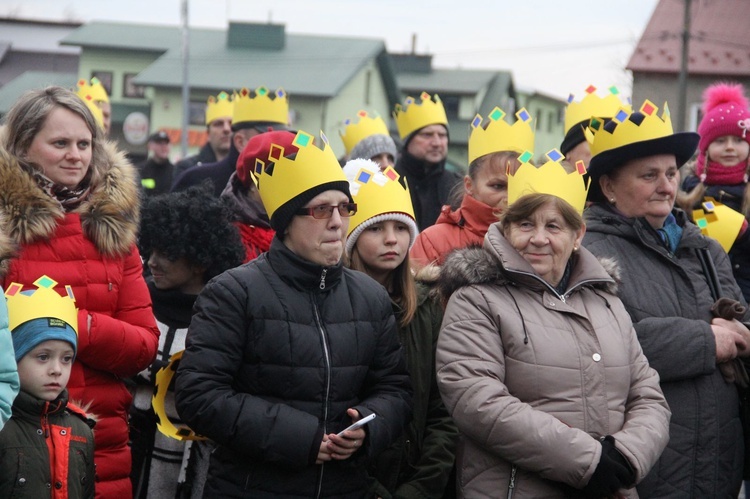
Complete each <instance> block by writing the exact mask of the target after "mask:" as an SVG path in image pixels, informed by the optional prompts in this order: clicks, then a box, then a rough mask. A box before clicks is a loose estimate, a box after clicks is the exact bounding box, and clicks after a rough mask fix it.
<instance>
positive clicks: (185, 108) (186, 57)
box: [180, 0, 190, 158]
mask: <svg viewBox="0 0 750 499" xmlns="http://www.w3.org/2000/svg"><path fill="white" fill-rule="evenodd" d="M180 10H181V18H182V51H181V55H182V57H181V58H182V133H181V134H180V138H181V140H180V149H181V154H182V157H183V158H184V157H186V156H187V153H188V131H189V126H190V82H189V81H188V63H189V62H190V53H189V48H190V29H189V25H188V0H182V5H181V9H180Z"/></svg>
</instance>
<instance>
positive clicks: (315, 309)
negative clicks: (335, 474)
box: [312, 269, 331, 498]
mask: <svg viewBox="0 0 750 499" xmlns="http://www.w3.org/2000/svg"><path fill="white" fill-rule="evenodd" d="M326 272H327V271H326V270H325V269H323V275H322V276H321V279H320V286H321V288H320V289H324V288H325V275H326ZM312 303H313V312H314V313H315V322H316V323H317V325H318V331H319V332H320V338H321V340H322V344H323V360H324V361H325V366H326V390H325V398H324V399H323V434H324V435H325V434H326V433H327V430H328V429H327V427H326V422H327V421H328V398H329V397H330V392H331V356H330V353H329V351H328V341H327V339H326V332H325V330H324V329H323V322H322V321H321V319H320V310H318V304H317V303H316V302H315V295H312ZM324 471H325V463H323V464H321V465H320V474H319V475H318V490H317V491H316V494H315V497H316V498H319V497H320V494H321V492H322V489H323V472H324Z"/></svg>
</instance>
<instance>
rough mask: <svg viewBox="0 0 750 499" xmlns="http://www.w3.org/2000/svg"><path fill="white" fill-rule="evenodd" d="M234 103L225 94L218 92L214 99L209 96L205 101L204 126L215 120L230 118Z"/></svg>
mask: <svg viewBox="0 0 750 499" xmlns="http://www.w3.org/2000/svg"><path fill="white" fill-rule="evenodd" d="M233 112H234V102H233V101H232V99H231V98H230V96H229V94H228V93H226V92H219V93H218V94H217V95H216V96H215V97H214V96H213V95H210V96H209V97H208V100H207V101H206V125H210V124H211V122H212V121H214V120H215V119H217V118H226V117H229V118H231V117H232V114H233Z"/></svg>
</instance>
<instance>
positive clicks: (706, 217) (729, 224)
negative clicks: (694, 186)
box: [693, 197, 745, 251]
mask: <svg viewBox="0 0 750 499" xmlns="http://www.w3.org/2000/svg"><path fill="white" fill-rule="evenodd" d="M693 222H695V225H697V226H698V228H700V230H701V232H702V233H703V235H704V236H708V237H710V238H713V239H716V240H717V241H718V242H719V244H721V247H722V248H724V251H729V250H730V249H731V248H732V245H734V241H735V240H736V239H737V236H738V235H739V233H740V229H741V228H742V224H743V223H744V222H745V216H744V215H743V214H742V213H739V212H737V211H735V210H733V209H731V208H730V207H728V206H724V205H723V204H721V203H719V202H718V201H716V200H715V199H714V198H712V197H706V198H704V199H703V203H702V205H701V208H698V209H695V210H693Z"/></svg>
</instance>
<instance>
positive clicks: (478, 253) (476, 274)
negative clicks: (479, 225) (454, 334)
mask: <svg viewBox="0 0 750 499" xmlns="http://www.w3.org/2000/svg"><path fill="white" fill-rule="evenodd" d="M574 258H575V259H576V260H575V263H574V267H573V271H572V273H571V277H570V285H569V288H570V287H573V286H576V285H578V283H582V282H583V284H582V286H584V287H585V286H589V287H593V288H598V289H602V290H604V291H605V292H608V293H611V294H617V283H618V282H620V270H619V266H618V265H617V262H616V260H614V259H610V258H606V259H605V258H602V259H599V258H597V257H595V256H594V255H593V254H592V253H590V252H589V251H588V250H586V248H583V247H582V248H580V249H579V250H578V253H577V255H575V256H574ZM531 274H533V268H532V267H531V265H530V264H529V263H528V262H526V261H525V260H524V259H523V257H522V256H521V255H520V254H519V253H518V252H516V251H515V250H514V249H513V248H512V247H511V246H510V243H509V242H508V241H507V240H506V239H505V238H504V237H503V236H502V234H501V233H500V229H499V227H498V226H497V225H493V226H491V227H490V230H489V231H488V232H487V237H486V238H485V241H484V245H483V246H478V245H476V246H469V247H467V248H464V249H459V250H455V251H453V252H451V253H450V254H449V255H448V257H447V258H446V259H445V263H444V264H443V265H442V267H441V268H440V275H439V278H438V283H437V288H438V293H439V295H440V298H441V301H442V302H443V303H447V302H448V298H450V296H451V295H452V294H453V293H454V292H455V291H457V290H458V289H460V288H462V287H464V286H470V285H473V284H486V283H496V284H498V285H500V286H502V285H505V284H509V283H511V282H512V283H514V284H516V285H520V286H522V287H533V288H539V289H541V288H543V287H545V285H544V284H543V282H542V281H541V279H540V278H536V277H533V276H531ZM584 281H585V282H584Z"/></svg>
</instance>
